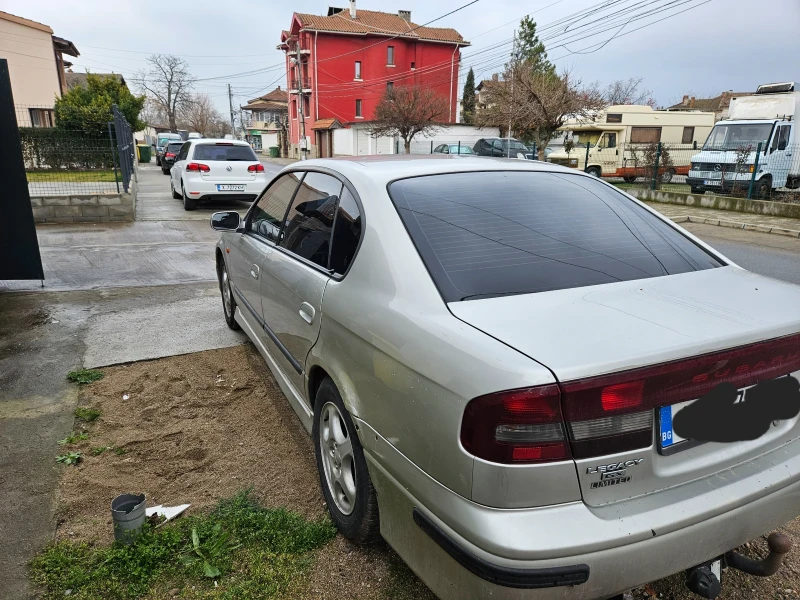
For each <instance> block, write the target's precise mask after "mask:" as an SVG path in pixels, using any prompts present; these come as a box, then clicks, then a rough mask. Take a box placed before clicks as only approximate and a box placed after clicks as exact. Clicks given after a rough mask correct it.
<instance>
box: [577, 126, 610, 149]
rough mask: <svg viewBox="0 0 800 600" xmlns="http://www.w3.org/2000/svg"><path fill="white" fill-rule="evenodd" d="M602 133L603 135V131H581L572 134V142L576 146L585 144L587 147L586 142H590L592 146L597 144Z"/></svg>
mask: <svg viewBox="0 0 800 600" xmlns="http://www.w3.org/2000/svg"><path fill="white" fill-rule="evenodd" d="M601 135H603V132H602V131H594V130H590V131H579V132H575V134H574V135H573V136H572V142H573V143H574V144H575V145H576V146H583V147H584V148H585V147H586V142H589V145H590V146H595V145H596V144H597V140H599V139H600V136H601Z"/></svg>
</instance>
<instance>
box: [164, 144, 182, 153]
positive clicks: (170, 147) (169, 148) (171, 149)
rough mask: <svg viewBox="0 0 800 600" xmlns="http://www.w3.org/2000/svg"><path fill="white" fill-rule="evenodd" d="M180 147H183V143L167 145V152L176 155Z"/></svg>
mask: <svg viewBox="0 0 800 600" xmlns="http://www.w3.org/2000/svg"><path fill="white" fill-rule="evenodd" d="M181 147H183V142H170V143H169V145H167V152H172V153H173V154H177V153H178V152H180V151H181Z"/></svg>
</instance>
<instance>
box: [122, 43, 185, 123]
mask: <svg viewBox="0 0 800 600" xmlns="http://www.w3.org/2000/svg"><path fill="white" fill-rule="evenodd" d="M147 62H148V65H149V66H148V67H147V68H146V69H144V70H142V71H139V72H138V73H136V74H135V75H134V77H133V83H134V84H136V85H137V86H139V87H140V88H141V89H142V90H143V91H144V92H145V93H146V94H147V95H148V97H149V98H150V99H151V100H153V102H155V103H156V104H158V105H159V106H160V107H161V109H162V110H163V111H164V114H165V115H166V117H167V121H168V122H169V127H170V129H172V130H173V131H175V130H176V129H177V128H178V119H179V117H180V114H181V113H182V112H183V111H184V110H186V108H187V107H188V105H189V103H190V101H191V91H192V86H193V85H194V77H192V75H191V73H189V65H188V64H187V63H186V61H185V60H183V59H182V58H178V57H177V56H172V55H171V54H153V55H151V56H148V57H147Z"/></svg>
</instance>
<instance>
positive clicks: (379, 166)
mask: <svg viewBox="0 0 800 600" xmlns="http://www.w3.org/2000/svg"><path fill="white" fill-rule="evenodd" d="M314 167H319V168H328V169H331V170H333V171H337V172H338V173H341V174H342V175H344V176H345V177H347V178H348V179H350V181H352V182H353V183H354V184H357V183H358V182H360V181H362V180H364V179H367V180H370V181H372V182H374V183H378V184H380V185H386V184H387V183H389V182H391V181H394V180H395V179H404V178H407V177H417V176H421V175H441V174H445V173H469V172H476V171H533V172H536V171H539V172H549V173H569V174H573V175H578V176H583V177H589V175H586V174H584V173H582V172H580V171H576V170H575V169H571V168H569V167H562V166H560V165H556V164H554V163H548V162H543V161H533V160H520V159H518V158H493V157H489V156H478V155H475V154H473V155H460V154H384V155H371V156H340V157H336V158H315V159H312V160H306V161H302V162H296V163H293V164H291V165H289V166H288V167H286V168H285V169H284V170H285V171H291V170H294V169H298V168H309V169H311V168H314Z"/></svg>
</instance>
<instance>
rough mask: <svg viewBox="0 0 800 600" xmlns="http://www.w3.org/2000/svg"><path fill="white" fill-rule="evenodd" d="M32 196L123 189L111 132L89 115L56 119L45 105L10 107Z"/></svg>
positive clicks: (108, 126) (106, 121) (104, 121)
mask: <svg viewBox="0 0 800 600" xmlns="http://www.w3.org/2000/svg"><path fill="white" fill-rule="evenodd" d="M15 110H16V114H17V124H18V126H19V133H20V138H21V141H22V155H23V158H24V161H25V173H26V175H27V178H28V188H29V190H30V195H31V196H62V195H70V194H97V193H108V192H113V193H116V192H119V191H122V183H123V178H122V174H121V172H120V164H119V153H118V150H117V140H116V133H115V128H114V124H113V123H109V119H108V118H106V119H102V118H93V117H92V115H91V114H81V115H74V118H64V119H62V120H58V119H56V113H55V110H54V109H53V108H52V107H50V108H48V107H44V106H28V105H15Z"/></svg>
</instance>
